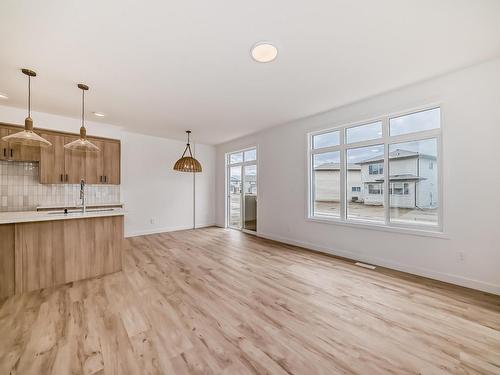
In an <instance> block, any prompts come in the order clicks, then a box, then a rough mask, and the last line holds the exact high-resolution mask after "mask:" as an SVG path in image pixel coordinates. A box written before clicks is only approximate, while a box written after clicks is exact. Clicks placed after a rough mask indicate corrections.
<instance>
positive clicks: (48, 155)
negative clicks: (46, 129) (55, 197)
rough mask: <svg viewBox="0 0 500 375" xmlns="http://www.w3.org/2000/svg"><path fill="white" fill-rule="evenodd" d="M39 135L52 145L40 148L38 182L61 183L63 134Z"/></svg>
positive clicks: (62, 177)
mask: <svg viewBox="0 0 500 375" xmlns="http://www.w3.org/2000/svg"><path fill="white" fill-rule="evenodd" d="M41 136H42V137H43V138H45V139H46V140H47V141H49V142H50V143H52V147H43V148H41V149H40V183H41V184H63V183H64V182H65V173H66V172H65V169H64V136H61V135H52V134H44V133H42V134H41Z"/></svg>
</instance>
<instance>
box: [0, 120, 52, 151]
mask: <svg viewBox="0 0 500 375" xmlns="http://www.w3.org/2000/svg"><path fill="white" fill-rule="evenodd" d="M28 123H29V124H28ZM2 141H5V142H9V143H13V144H16V143H17V144H22V145H24V146H36V147H50V146H52V143H50V142H49V141H47V140H46V139H44V138H42V137H40V136H39V135H38V134H36V133H35V132H34V131H33V120H32V119H31V117H27V118H26V120H24V130H23V131H20V132H18V133H14V134H10V135H7V136H5V137H3V138H2Z"/></svg>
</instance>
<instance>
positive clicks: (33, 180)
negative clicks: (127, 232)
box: [0, 160, 120, 211]
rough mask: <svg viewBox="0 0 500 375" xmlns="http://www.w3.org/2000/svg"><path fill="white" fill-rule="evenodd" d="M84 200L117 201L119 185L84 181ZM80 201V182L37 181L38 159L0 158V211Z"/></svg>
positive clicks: (95, 202) (27, 209)
mask: <svg viewBox="0 0 500 375" xmlns="http://www.w3.org/2000/svg"><path fill="white" fill-rule="evenodd" d="M85 194H86V199H87V204H103V203H118V202H120V186H119V185H87V186H86V187H85ZM78 204H80V185H79V184H78V185H66V184H65V185H59V184H56V185H47V184H40V183H39V178H38V163H37V162H16V161H2V160H0V211H31V210H35V209H36V208H37V207H38V206H47V205H62V206H73V205H78Z"/></svg>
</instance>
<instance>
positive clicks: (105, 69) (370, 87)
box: [0, 0, 500, 144]
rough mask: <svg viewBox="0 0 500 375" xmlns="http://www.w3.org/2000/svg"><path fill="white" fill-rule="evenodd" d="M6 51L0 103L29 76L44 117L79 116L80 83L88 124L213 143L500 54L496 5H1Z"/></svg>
mask: <svg viewBox="0 0 500 375" xmlns="http://www.w3.org/2000/svg"><path fill="white" fill-rule="evenodd" d="M262 40H266V41H271V42H273V43H274V44H275V45H276V46H277V47H278V49H279V55H278V58H277V60H276V61H274V62H272V63H269V64H259V63H256V62H255V61H253V60H252V59H251V57H250V47H251V46H252V45H253V44H254V43H256V42H258V41H262ZM0 55H1V58H0V92H4V93H6V94H8V95H9V99H8V100H1V99H0V104H5V105H11V106H16V107H24V106H25V105H26V104H25V103H26V81H25V78H24V76H23V75H22V74H21V73H20V72H19V70H18V69H19V68H21V67H30V68H33V69H34V70H36V71H37V72H38V74H39V76H38V77H37V78H36V79H35V81H34V82H33V85H32V88H33V90H32V92H33V109H34V110H36V111H43V112H49V113H54V114H60V115H65V116H71V117H78V116H79V112H80V95H81V94H80V91H79V90H78V89H77V88H76V83H77V82H84V83H87V84H88V85H89V86H90V88H91V90H90V92H89V94H88V96H87V98H88V105H87V107H88V110H89V117H91V116H92V115H90V113H91V112H92V111H102V112H104V113H106V114H107V116H106V117H104V118H102V119H99V118H95V117H92V121H102V122H105V123H111V124H116V125H120V126H123V127H125V128H126V129H130V130H133V131H137V132H141V133H146V134H152V135H158V136H163V137H169V138H183V137H184V134H183V131H184V130H185V129H187V128H190V129H191V130H193V132H194V136H195V138H196V140H197V141H200V142H204V143H211V144H217V143H221V142H224V141H227V140H230V139H233V138H236V137H239V136H242V135H245V134H249V133H253V132H255V131H257V130H260V129H263V128H265V127H269V126H273V125H277V124H280V123H283V122H286V121H290V120H293V119H296V118H300V117H304V116H308V115H311V114H314V113H317V112H321V111H324V110H327V109H330V108H334V107H336V106H339V105H342V104H346V103H349V102H352V101H355V100H359V99H361V98H364V97H367V96H370V95H373V94H376V93H380V92H383V91H386V90H389V89H392V88H396V87H399V86H402V85H405V84H408V83H412V82H415V81H418V80H421V79H425V78H428V77H431V76H435V75H437V74H441V73H444V72H447V71H450V70H453V69H456V68H459V67H462V66H466V65H469V64H473V63H476V62H479V61H483V60H486V59H489V58H492V57H496V56H499V55H500V1H498V0H491V1H487V0H469V1H465V0H439V1H437V0H412V1H410V0H377V1H374V0H357V1H356V0H343V1H341V0H326V1H304V0H301V1H298V0H297V1H295V0H275V1H270V0H265V1H264V0H253V1H246V2H243V1H237V0H236V1H235V0H210V1H195V0H182V1H166V0H149V1H138V0H106V1H103V0H85V1H81V0H51V1H39V0H31V1H27V0H2V1H1V2H0ZM0 121H1V119H0ZM22 121H23V119H19V122H20V123H21V122H22Z"/></svg>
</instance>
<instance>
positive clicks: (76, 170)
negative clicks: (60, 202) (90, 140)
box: [64, 136, 86, 184]
mask: <svg viewBox="0 0 500 375" xmlns="http://www.w3.org/2000/svg"><path fill="white" fill-rule="evenodd" d="M76 139H78V137H67V136H66V137H64V144H67V143H70V142H73V141H74V140H76ZM85 156H86V153H85V152H83V151H74V150H68V149H67V148H65V149H64V182H65V183H67V184H79V183H80V181H81V180H85Z"/></svg>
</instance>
